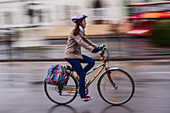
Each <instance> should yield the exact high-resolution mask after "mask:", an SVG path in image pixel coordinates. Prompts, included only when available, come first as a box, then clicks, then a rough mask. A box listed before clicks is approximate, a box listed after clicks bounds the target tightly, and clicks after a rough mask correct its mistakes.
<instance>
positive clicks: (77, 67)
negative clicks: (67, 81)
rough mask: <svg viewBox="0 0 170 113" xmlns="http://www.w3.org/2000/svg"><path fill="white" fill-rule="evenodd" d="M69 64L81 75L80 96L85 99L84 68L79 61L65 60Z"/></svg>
mask: <svg viewBox="0 0 170 113" xmlns="http://www.w3.org/2000/svg"><path fill="white" fill-rule="evenodd" d="M65 60H66V61H67V62H69V63H70V64H71V65H72V68H73V69H74V70H75V71H76V72H77V74H78V75H79V77H80V79H79V87H80V89H79V90H80V96H81V97H84V96H86V95H85V76H86V73H85V71H84V69H83V67H82V66H81V64H80V60H78V59H65Z"/></svg>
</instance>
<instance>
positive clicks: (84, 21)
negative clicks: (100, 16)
mask: <svg viewBox="0 0 170 113" xmlns="http://www.w3.org/2000/svg"><path fill="white" fill-rule="evenodd" d="M86 24H87V23H86V19H83V20H82V26H83V27H84V28H85V27H86Z"/></svg>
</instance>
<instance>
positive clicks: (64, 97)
mask: <svg viewBox="0 0 170 113" xmlns="http://www.w3.org/2000/svg"><path fill="white" fill-rule="evenodd" d="M77 89H78V83H77V81H76V79H75V77H74V76H73V75H71V76H70V78H69V80H68V83H67V85H66V86H62V87H61V86H55V85H50V84H47V83H46V82H44V90H45V94H46V95H47V97H48V98H49V99H50V100H51V101H52V102H54V103H56V104H60V105H64V104H68V103H70V102H72V101H73V100H74V99H75V98H76V96H77Z"/></svg>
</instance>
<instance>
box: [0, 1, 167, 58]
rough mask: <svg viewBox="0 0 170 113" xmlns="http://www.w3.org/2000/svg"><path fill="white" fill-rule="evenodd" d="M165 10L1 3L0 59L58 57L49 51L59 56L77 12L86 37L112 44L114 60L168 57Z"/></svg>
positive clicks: (142, 5)
mask: <svg viewBox="0 0 170 113" xmlns="http://www.w3.org/2000/svg"><path fill="white" fill-rule="evenodd" d="M169 6H170V2H168V0H167V1H161V0H114V2H113V1H112V0H81V1H79V0H62V1H58V0H48V1H46V0H0V8H1V10H0V25H1V26H0V43H1V44H0V46H1V47H0V60H8V59H18V60H19V59H40V58H47V59H48V58H53V59H54V58H57V57H58V56H56V55H55V54H54V51H56V52H55V53H58V52H59V53H61V54H63V52H64V46H65V44H66V40H67V36H68V34H69V32H70V30H71V29H72V28H73V27H74V24H73V22H72V21H71V17H73V16H74V15H75V14H80V13H83V14H86V15H88V19H87V28H86V35H87V37H88V38H91V39H92V40H93V41H94V42H96V41H97V43H99V44H100V43H101V42H102V43H105V44H106V43H107V42H112V43H111V45H112V44H113V45H114V46H109V43H107V45H108V47H109V48H110V49H111V51H112V53H113V54H112V55H111V57H113V58H115V57H120V56H121V57H133V56H141V55H142V56H143V55H144V56H153V55H157V56H158V55H159V54H160V53H161V54H164V55H169V53H170V52H169V50H167V47H169V45H170V43H169V42H170V41H169V36H168V32H169V25H170V22H169V18H170V11H169V10H170V8H169ZM162 29H164V31H163V32H162V31H161V32H160V30H162ZM158 32H159V33H158ZM99 39H100V40H102V41H100V40H99ZM56 46H57V47H56ZM162 47H163V49H164V50H162ZM164 47H166V48H164ZM58 48H60V49H58ZM57 51H58V52H57ZM44 53H47V54H49V53H50V54H51V55H48V56H47V54H44ZM53 56H55V57H53ZM61 56H62V55H61ZM61 56H59V57H58V58H61Z"/></svg>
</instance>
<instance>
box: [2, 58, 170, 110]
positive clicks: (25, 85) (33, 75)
mask: <svg viewBox="0 0 170 113" xmlns="http://www.w3.org/2000/svg"><path fill="white" fill-rule="evenodd" d="M55 63H60V64H62V65H66V64H67V63H66V62H0V113H30V112H32V113H61V112H63V113H160V112H161V113H169V111H170V107H169V105H170V101H169V100H170V90H169V86H170V76H169V75H170V70H169V69H170V60H159V61H158V60H157V61H119V62H110V67H119V68H121V69H124V70H126V71H127V72H128V73H130V74H131V75H132V77H133V79H134V81H135V84H136V92H135V95H134V97H133V98H132V99H131V100H130V101H129V102H128V103H126V104H124V105H123V106H111V105H109V104H107V103H106V102H104V101H103V100H102V99H101V98H100V96H99V94H98V92H97V86H96V83H93V84H92V86H90V88H89V90H90V92H89V95H90V96H93V97H94V100H92V101H89V102H82V101H81V100H80V97H79V96H78V97H77V98H76V99H75V100H74V101H73V102H72V103H70V104H69V105H67V106H57V105H55V104H54V103H52V102H51V101H50V100H49V99H48V98H47V97H46V95H45V93H44V90H43V84H42V80H43V78H44V76H45V75H46V72H47V68H48V67H49V66H50V65H51V64H55ZM99 63H100V62H96V65H98V64H99ZM90 76H92V75H90ZM90 76H88V77H90ZM97 80H98V79H96V82H97Z"/></svg>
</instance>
